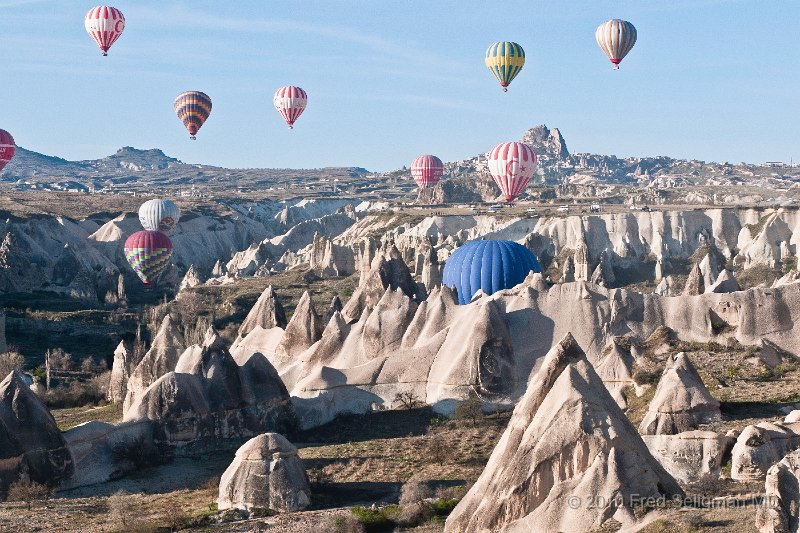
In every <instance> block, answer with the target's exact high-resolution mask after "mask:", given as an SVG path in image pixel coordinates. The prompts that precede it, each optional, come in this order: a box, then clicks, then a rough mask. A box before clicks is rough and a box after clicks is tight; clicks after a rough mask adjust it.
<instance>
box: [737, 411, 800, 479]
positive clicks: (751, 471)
mask: <svg viewBox="0 0 800 533" xmlns="http://www.w3.org/2000/svg"><path fill="white" fill-rule="evenodd" d="M798 426H800V424H773V423H771V422H760V423H758V424H755V425H752V426H747V427H745V428H744V429H743V430H742V433H741V434H740V435H739V437H738V438H737V439H736V444H735V445H734V446H733V451H732V452H731V478H732V479H734V480H736V481H762V480H764V478H765V477H766V475H767V471H768V470H769V468H770V467H771V466H772V465H774V464H775V463H777V462H778V461H780V460H781V459H782V458H783V457H784V456H785V455H786V454H787V453H788V452H789V451H791V450H793V449H795V448H797V447H798V445H800V435H798V434H797V431H798V429H800V428H798Z"/></svg>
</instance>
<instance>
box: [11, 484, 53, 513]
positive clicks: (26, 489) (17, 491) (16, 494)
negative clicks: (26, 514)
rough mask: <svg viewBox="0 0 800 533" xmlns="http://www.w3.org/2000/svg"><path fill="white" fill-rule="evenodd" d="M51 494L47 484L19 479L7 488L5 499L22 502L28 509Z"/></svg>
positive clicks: (51, 491) (47, 498) (51, 490)
mask: <svg viewBox="0 0 800 533" xmlns="http://www.w3.org/2000/svg"><path fill="white" fill-rule="evenodd" d="M52 495H53V489H52V488H50V487H48V486H47V485H42V484H41V483H36V482H35V481H30V480H27V479H21V480H19V481H17V482H16V483H13V484H12V485H11V486H10V487H9V488H8V495H7V497H6V499H7V500H8V501H10V502H24V503H25V506H26V507H27V508H28V510H29V511H30V510H31V507H33V504H34V503H36V502H38V501H47V500H49V499H50V497H51V496H52Z"/></svg>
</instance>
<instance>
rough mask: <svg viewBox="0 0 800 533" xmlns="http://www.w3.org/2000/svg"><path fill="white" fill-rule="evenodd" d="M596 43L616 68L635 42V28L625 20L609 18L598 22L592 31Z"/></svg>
mask: <svg viewBox="0 0 800 533" xmlns="http://www.w3.org/2000/svg"><path fill="white" fill-rule="evenodd" d="M594 36H595V38H596V39H597V44H598V45H599V46H600V49H601V50H602V51H603V52H605V53H606V55H607V56H608V59H610V60H611V62H612V63H614V68H615V69H618V68H619V64H620V62H621V61H622V59H623V58H624V57H625V56H626V55H628V52H630V51H631V48H633V45H634V44H636V28H635V27H634V26H633V24H631V23H630V22H628V21H627V20H620V19H611V20H607V21H606V22H604V23H602V24H600V25H599V26H598V27H597V30H596V31H595V32H594Z"/></svg>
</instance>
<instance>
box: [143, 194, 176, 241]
mask: <svg viewBox="0 0 800 533" xmlns="http://www.w3.org/2000/svg"><path fill="white" fill-rule="evenodd" d="M180 216H181V210H180V209H178V206H177V205H175V202H173V201H172V200H163V199H160V198H156V199H153V200H147V201H146V202H145V203H143V204H142V205H141V206H140V207H139V222H141V223H142V227H143V228H144V229H146V230H148V231H160V232H161V233H169V232H170V231H172V228H174V227H175V224H177V223H178V219H179V218H180Z"/></svg>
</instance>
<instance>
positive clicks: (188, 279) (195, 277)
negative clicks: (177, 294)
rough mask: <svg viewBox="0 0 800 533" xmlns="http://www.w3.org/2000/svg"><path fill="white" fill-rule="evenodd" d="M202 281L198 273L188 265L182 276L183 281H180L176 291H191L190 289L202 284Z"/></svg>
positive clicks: (192, 266)
mask: <svg viewBox="0 0 800 533" xmlns="http://www.w3.org/2000/svg"><path fill="white" fill-rule="evenodd" d="M203 281H204V280H203V279H202V277H201V276H200V273H199V272H198V271H197V269H196V268H195V267H194V265H189V270H187V271H186V274H184V276H183V279H182V280H181V283H180V285H179V286H178V291H182V290H184V289H191V288H192V287H197V286H198V285H202V284H203Z"/></svg>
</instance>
